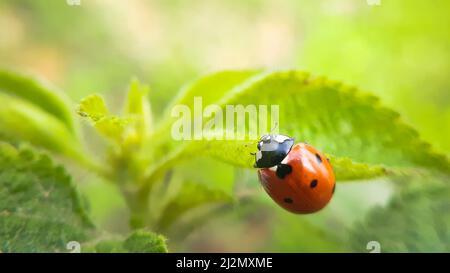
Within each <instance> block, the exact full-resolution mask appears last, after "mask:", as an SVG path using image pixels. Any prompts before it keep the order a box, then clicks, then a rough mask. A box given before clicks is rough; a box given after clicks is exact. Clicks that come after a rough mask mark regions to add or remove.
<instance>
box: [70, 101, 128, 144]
mask: <svg viewBox="0 0 450 273" xmlns="http://www.w3.org/2000/svg"><path fill="white" fill-rule="evenodd" d="M78 114H79V115H80V116H82V117H85V118H88V119H89V120H90V121H91V123H92V124H93V126H94V127H95V128H96V129H97V131H98V132H99V133H100V134H101V135H103V136H104V137H105V138H107V139H109V140H112V141H115V142H117V143H120V142H121V141H122V140H123V138H124V134H125V132H126V129H127V127H128V125H129V124H130V122H131V119H130V118H122V117H118V116H115V115H111V114H110V113H109V111H108V108H107V107H106V104H105V101H104V100H103V98H102V97H101V96H98V95H91V96H88V97H86V98H84V99H82V100H81V102H80V104H79V106H78Z"/></svg>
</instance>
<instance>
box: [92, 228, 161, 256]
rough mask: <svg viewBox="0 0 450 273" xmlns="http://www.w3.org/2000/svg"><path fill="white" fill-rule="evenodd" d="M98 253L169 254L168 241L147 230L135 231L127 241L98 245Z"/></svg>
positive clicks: (96, 250)
mask: <svg viewBox="0 0 450 273" xmlns="http://www.w3.org/2000/svg"><path fill="white" fill-rule="evenodd" d="M95 252H98V253H127V252H130V253H167V252H168V250H167V246H166V239H165V238H164V237H163V236H161V235H157V234H155V233H153V232H149V231H145V230H136V231H133V232H132V233H131V234H130V235H129V236H128V237H127V238H126V239H125V240H120V239H115V240H104V241H101V242H99V243H97V244H96V246H95Z"/></svg>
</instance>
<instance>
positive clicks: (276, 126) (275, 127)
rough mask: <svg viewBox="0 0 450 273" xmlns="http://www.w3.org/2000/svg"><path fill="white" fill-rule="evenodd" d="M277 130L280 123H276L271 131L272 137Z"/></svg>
mask: <svg viewBox="0 0 450 273" xmlns="http://www.w3.org/2000/svg"><path fill="white" fill-rule="evenodd" d="M277 128H278V122H275V124H274V126H273V127H272V129H270V133H269V134H270V135H273V132H274V131H275V130H277Z"/></svg>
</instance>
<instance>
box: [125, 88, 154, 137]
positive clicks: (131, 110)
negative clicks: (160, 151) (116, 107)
mask: <svg viewBox="0 0 450 273" xmlns="http://www.w3.org/2000/svg"><path fill="white" fill-rule="evenodd" d="M148 92H149V87H148V86H146V85H143V84H141V83H140V82H139V81H138V80H133V81H132V82H131V84H130V88H129V91H128V98H127V103H126V106H125V114H126V115H131V116H134V117H135V118H136V119H138V124H137V127H138V128H137V131H138V132H139V134H140V135H147V134H149V133H150V132H151V130H152V123H153V122H152V110H151V107H150V103H149V98H148Z"/></svg>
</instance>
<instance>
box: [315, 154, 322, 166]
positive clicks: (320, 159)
mask: <svg viewBox="0 0 450 273" xmlns="http://www.w3.org/2000/svg"><path fill="white" fill-rule="evenodd" d="M316 159H317V163H319V164H322V158H321V157H320V155H319V154H316Z"/></svg>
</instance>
